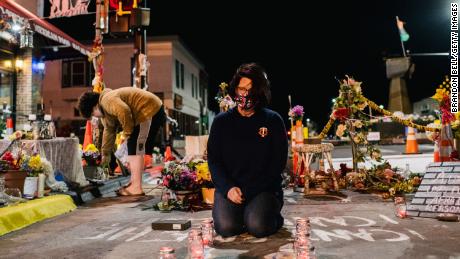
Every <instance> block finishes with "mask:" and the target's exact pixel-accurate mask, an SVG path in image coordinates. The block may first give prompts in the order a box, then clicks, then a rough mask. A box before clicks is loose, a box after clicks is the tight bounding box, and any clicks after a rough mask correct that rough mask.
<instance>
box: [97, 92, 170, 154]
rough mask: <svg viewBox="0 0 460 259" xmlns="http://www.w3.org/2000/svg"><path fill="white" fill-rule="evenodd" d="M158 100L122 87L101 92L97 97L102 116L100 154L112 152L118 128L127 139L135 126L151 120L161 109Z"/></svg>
mask: <svg viewBox="0 0 460 259" xmlns="http://www.w3.org/2000/svg"><path fill="white" fill-rule="evenodd" d="M162 104H163V103H162V102H161V100H160V98H158V97H157V96H156V95H154V94H153V93H151V92H148V91H145V90H142V89H139V88H134V87H123V88H119V89H115V90H112V89H108V88H106V89H105V90H104V91H102V93H101V95H100V97H99V108H100V109H101V111H102V113H103V114H104V116H103V117H102V124H103V125H104V133H103V135H102V148H101V149H102V154H104V155H109V154H110V153H111V152H112V151H113V150H114V144H115V137H116V134H117V128H118V126H121V128H122V129H123V134H124V136H125V137H126V138H128V137H129V136H130V135H131V133H132V132H133V129H134V127H135V126H136V125H139V124H140V123H142V122H144V121H146V120H149V119H151V118H152V117H153V116H154V115H155V114H156V113H157V112H158V111H159V110H160V108H161V105H162Z"/></svg>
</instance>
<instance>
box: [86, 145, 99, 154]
mask: <svg viewBox="0 0 460 259" xmlns="http://www.w3.org/2000/svg"><path fill="white" fill-rule="evenodd" d="M84 151H85V152H88V151H90V152H98V151H99V149H97V147H96V146H95V145H94V144H89V145H88V146H86V148H85V150H84Z"/></svg>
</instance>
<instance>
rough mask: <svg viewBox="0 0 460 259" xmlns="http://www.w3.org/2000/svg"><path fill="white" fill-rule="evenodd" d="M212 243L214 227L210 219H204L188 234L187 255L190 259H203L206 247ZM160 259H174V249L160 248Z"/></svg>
mask: <svg viewBox="0 0 460 259" xmlns="http://www.w3.org/2000/svg"><path fill="white" fill-rule="evenodd" d="M213 242H214V225H213V221H212V219H205V220H203V221H202V222H201V225H198V226H194V227H192V229H191V230H190V231H189V233H188V254H189V255H190V258H191V259H204V258H205V257H204V255H205V253H204V251H205V248H206V247H210V246H212V245H213ZM159 258H160V259H176V256H175V252H174V248H172V247H161V248H160V254H159Z"/></svg>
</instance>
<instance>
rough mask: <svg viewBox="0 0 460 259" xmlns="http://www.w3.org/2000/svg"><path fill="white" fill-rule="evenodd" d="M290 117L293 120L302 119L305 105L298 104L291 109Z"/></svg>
mask: <svg viewBox="0 0 460 259" xmlns="http://www.w3.org/2000/svg"><path fill="white" fill-rule="evenodd" d="M288 115H289V118H291V119H292V120H293V121H302V118H303V115H304V110H303V106H301V105H296V106H294V107H293V108H291V109H290V110H289V113H288Z"/></svg>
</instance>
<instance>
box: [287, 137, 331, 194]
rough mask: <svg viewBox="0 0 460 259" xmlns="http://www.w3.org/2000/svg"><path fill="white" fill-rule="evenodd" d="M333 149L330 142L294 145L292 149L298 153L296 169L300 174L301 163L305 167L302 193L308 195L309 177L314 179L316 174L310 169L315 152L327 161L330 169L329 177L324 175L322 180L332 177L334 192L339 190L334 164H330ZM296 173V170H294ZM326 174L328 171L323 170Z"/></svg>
mask: <svg viewBox="0 0 460 259" xmlns="http://www.w3.org/2000/svg"><path fill="white" fill-rule="evenodd" d="M332 150H334V145H332V144H331V143H321V144H303V145H297V146H295V147H294V151H295V152H297V154H298V155H299V158H298V160H297V170H298V173H299V175H300V173H301V172H300V168H301V165H302V163H303V165H304V168H305V186H304V194H305V195H308V194H310V186H309V185H310V179H312V180H313V181H316V179H317V176H316V173H315V172H314V171H311V170H310V164H311V161H312V160H313V157H314V156H315V155H316V154H320V155H321V156H322V159H324V158H326V160H327V162H328V163H329V167H330V169H331V171H332V172H331V173H330V175H331V176H330V177H325V178H323V179H322V180H323V181H324V180H327V179H330V178H332V182H333V184H334V190H335V191H336V192H338V191H339V185H338V183H337V179H336V176H335V170H334V166H333V165H332V155H331V151H332ZM296 173H297V172H296ZM325 173H326V175H327V174H328V172H327V171H326V170H325Z"/></svg>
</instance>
